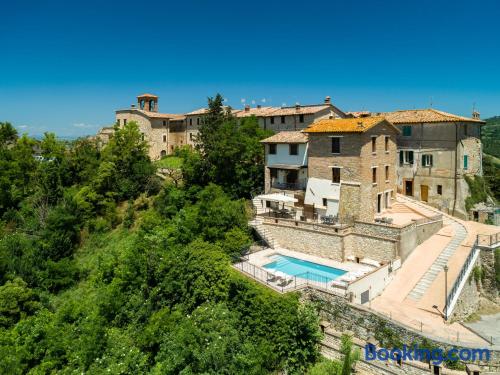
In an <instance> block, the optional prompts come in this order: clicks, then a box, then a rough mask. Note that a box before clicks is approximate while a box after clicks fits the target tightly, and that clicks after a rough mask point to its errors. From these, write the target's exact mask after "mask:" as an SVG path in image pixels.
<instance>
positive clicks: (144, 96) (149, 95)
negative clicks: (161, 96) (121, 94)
mask: <svg viewBox="0 0 500 375" xmlns="http://www.w3.org/2000/svg"><path fill="white" fill-rule="evenodd" d="M137 97H138V98H158V97H157V96H156V95H153V94H142V95H138V96H137Z"/></svg>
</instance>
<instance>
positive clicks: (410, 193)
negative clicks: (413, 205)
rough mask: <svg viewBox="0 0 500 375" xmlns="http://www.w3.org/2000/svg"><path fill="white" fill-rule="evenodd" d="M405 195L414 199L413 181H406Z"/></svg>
mask: <svg viewBox="0 0 500 375" xmlns="http://www.w3.org/2000/svg"><path fill="white" fill-rule="evenodd" d="M405 195H408V196H410V197H413V180H405Z"/></svg>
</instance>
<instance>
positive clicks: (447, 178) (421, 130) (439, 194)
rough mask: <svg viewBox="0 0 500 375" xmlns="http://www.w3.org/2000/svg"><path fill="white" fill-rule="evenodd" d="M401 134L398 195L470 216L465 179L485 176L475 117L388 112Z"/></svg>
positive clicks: (478, 122) (478, 123)
mask: <svg viewBox="0 0 500 375" xmlns="http://www.w3.org/2000/svg"><path fill="white" fill-rule="evenodd" d="M382 115H384V116H385V117H386V118H387V120H389V121H390V122H391V123H393V124H394V125H395V126H396V127H397V128H398V129H399V130H400V133H399V135H398V136H397V145H398V153H399V155H398V166H397V176H398V180H397V183H398V191H399V192H401V193H403V194H405V195H409V196H413V197H415V198H417V199H420V200H421V201H424V202H428V203H429V204H430V205H432V206H435V207H437V208H440V209H442V210H445V211H448V212H449V213H451V214H453V215H455V216H458V217H462V218H466V217H467V212H466V209H465V198H467V196H468V195H469V188H468V186H467V182H466V181H465V179H464V176H467V175H469V176H473V175H481V174H482V148H481V138H480V135H481V125H483V124H484V121H481V120H480V119H479V114H478V113H477V112H475V113H474V115H473V118H467V117H462V116H457V115H453V114H450V113H446V112H442V111H438V110H435V109H419V110H405V111H396V112H390V113H384V114H382Z"/></svg>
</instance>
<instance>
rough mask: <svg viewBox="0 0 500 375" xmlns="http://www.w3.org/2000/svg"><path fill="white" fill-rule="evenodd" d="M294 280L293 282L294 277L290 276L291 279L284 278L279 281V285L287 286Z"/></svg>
mask: <svg viewBox="0 0 500 375" xmlns="http://www.w3.org/2000/svg"><path fill="white" fill-rule="evenodd" d="M292 282H293V279H292V278H289V279H282V280H281V281H280V282H279V283H278V286H280V287H285V286H288V285H290V284H291V283H292Z"/></svg>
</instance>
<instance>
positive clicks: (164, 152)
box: [160, 150, 167, 158]
mask: <svg viewBox="0 0 500 375" xmlns="http://www.w3.org/2000/svg"><path fill="white" fill-rule="evenodd" d="M160 156H161V157H162V158H163V157H165V156H167V151H165V150H161V152H160Z"/></svg>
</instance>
